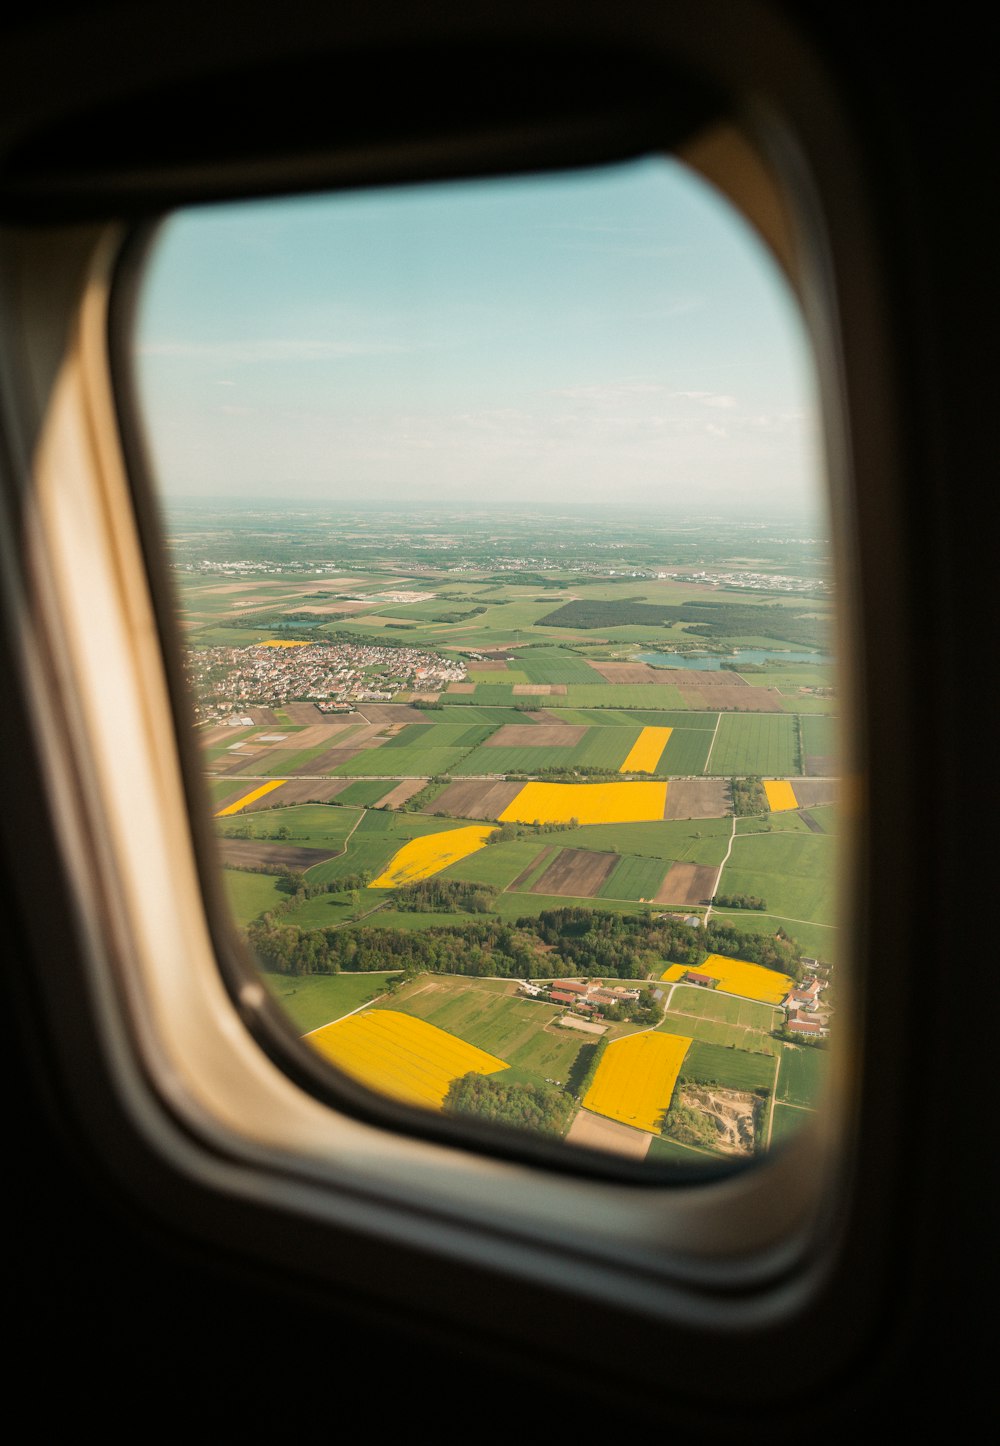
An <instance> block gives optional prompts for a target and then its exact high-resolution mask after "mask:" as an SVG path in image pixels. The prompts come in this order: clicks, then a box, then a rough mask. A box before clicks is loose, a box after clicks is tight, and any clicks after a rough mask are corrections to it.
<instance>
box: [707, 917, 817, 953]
mask: <svg viewBox="0 0 1000 1446" xmlns="http://www.w3.org/2000/svg"><path fill="white" fill-rule="evenodd" d="M712 919H713V921H717V922H719V923H725V924H731V925H732V926H733V928H735V929H744V930H746V932H747V933H749V934H773V933H775V932H776V930H778V929H784V930H785V932H786V934H788V935H790V937H791V938H793V939H794V940H795V942H796V943H797V944H798V946H799V949H800V950H801V951H802V953H803V954H808V955H810V956H811V957H812V958H814V959H826V960H829V961H830V963H833V964H835V963H836V962H837V958H838V946H837V930H836V929H835V928H833V927H832V926H831V925H828V924H808V923H802V922H801V920H800V919H798V918H794V919H793V918H783V917H779V916H778V915H776V914H758V913H756V912H755V911H754V910H752V909H713V910H712Z"/></svg>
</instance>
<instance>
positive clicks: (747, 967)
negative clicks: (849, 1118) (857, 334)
mask: <svg viewBox="0 0 1000 1446" xmlns="http://www.w3.org/2000/svg"><path fill="white" fill-rule="evenodd" d="M135 347H136V359H137V361H136V365H137V374H138V383H139V395H140V403H141V410H142V421H143V424H144V428H145V431H146V434H147V438H148V443H149V450H150V453H151V457H152V463H153V473H154V482H155V485H156V488H157V493H158V497H159V500H160V505H161V508H162V514H163V519H164V524H163V525H164V535H165V537H166V538H167V542H168V546H169V550H170V562H171V568H172V575H173V578H174V582H175V588H176V604H177V609H178V615H179V619H180V625H181V628H182V631H183V636H184V639H185V647H186V652H187V663H188V672H189V677H190V687H191V699H192V715H193V724H194V727H195V729H196V730H197V735H198V739H199V742H200V751H201V758H202V761H203V767H204V770H205V774H206V776H207V780H208V792H209V794H210V797H211V807H212V812H213V816H214V823H215V831H216V834H217V839H218V865H219V867H220V869H221V870H222V877H223V879H224V882H225V889H226V894H227V896H228V899H229V905H230V909H231V912H232V920H233V924H234V926H235V927H236V928H238V929H239V930H241V931H243V932H244V934H245V935H246V938H247V941H248V943H249V946H250V949H251V950H252V952H253V954H254V956H255V957H256V959H257V960H258V962H259V967H260V971H261V977H262V979H263V980H264V982H265V983H266V985H267V987H268V988H269V989H270V990H271V991H272V992H273V995H274V997H275V999H276V1000H277V1001H278V1002H279V1004H280V1005H281V1007H282V1008H283V1009H284V1010H285V1011H286V1012H287V1015H288V1016H289V1018H290V1019H291V1020H292V1021H293V1023H294V1025H295V1028H296V1029H297V1031H298V1032H300V1033H301V1035H302V1036H303V1037H304V1039H305V1040H306V1041H307V1044H308V1046H309V1047H310V1048H311V1049H312V1050H314V1051H316V1052H317V1053H318V1054H319V1055H321V1056H323V1057H325V1058H327V1059H329V1060H330V1061H332V1062H333V1063H334V1064H336V1065H337V1066H339V1067H340V1068H341V1069H342V1070H343V1071H345V1072H347V1073H348V1074H350V1075H352V1076H353V1077H354V1078H355V1079H357V1080H359V1081H361V1082H362V1083H364V1084H366V1085H368V1086H370V1087H371V1088H372V1089H373V1090H375V1091H376V1092H381V1093H383V1094H385V1095H388V1096H389V1097H391V1098H393V1099H397V1100H401V1101H404V1102H406V1103H408V1104H414V1105H417V1106H419V1107H421V1108H422V1109H426V1110H431V1111H435V1112H442V1111H443V1112H444V1113H446V1114H462V1113H466V1114H472V1115H474V1116H476V1117H477V1118H479V1119H485V1120H489V1121H493V1122H496V1123H499V1124H502V1125H507V1126H514V1127H516V1128H518V1129H519V1130H524V1131H529V1132H531V1133H532V1134H533V1135H538V1134H541V1135H543V1136H545V1137H546V1138H548V1139H551V1140H552V1141H554V1142H557V1141H565V1142H567V1143H568V1144H569V1145H570V1146H582V1147H589V1148H591V1149H597V1150H601V1151H607V1152H612V1153H613V1154H615V1155H618V1156H620V1157H621V1158H626V1159H629V1160H648V1161H649V1162H650V1163H651V1164H657V1165H662V1164H666V1165H687V1164H690V1165H694V1166H704V1165H705V1164H706V1163H707V1164H713V1163H718V1162H720V1161H722V1162H725V1161H747V1160H750V1159H751V1158H753V1157H754V1156H756V1155H759V1154H761V1153H762V1152H764V1151H766V1150H768V1149H769V1148H771V1147H773V1146H774V1145H775V1144H777V1143H778V1142H780V1141H781V1140H782V1139H784V1138H785V1137H787V1136H788V1135H789V1134H791V1133H793V1132H794V1131H795V1130H796V1129H797V1128H799V1127H800V1126H801V1125H802V1124H804V1123H805V1122H807V1121H808V1120H809V1119H810V1118H812V1117H813V1114H814V1112H815V1111H816V1110H817V1109H818V1108H819V1107H820V1105H821V1099H822V1092H823V1081H824V1074H825V1069H824V1066H825V1063H826V1057H827V1056H826V1046H827V1044H828V1041H829V1038H830V1034H831V1031H835V1030H836V1013H835V997H834V969H835V966H836V964H837V943H836V928H835V925H836V915H837V909H838V893H837V889H836V887H835V884H836V875H835V853H836V849H837V833H838V822H837V820H838V814H837V775H838V763H837V742H836V737H837V733H836V721H835V720H836V713H837V696H836V666H835V659H834V657H833V653H832V647H833V644H832V638H833V635H834V627H833V608H834V593H833V579H832V573H831V562H830V547H829V535H828V534H829V527H828V519H827V511H826V497H825V492H824V486H823V478H822V468H821V458H820V452H819V446H818V441H817V427H816V404H815V399H814V384H813V376H812V370H811V359H810V355H809V351H808V347H807V342H806V339H805V336H804V331H803V327H802V323H801V318H800V316H799V313H798V310H797V307H796V304H795V301H794V298H793V296H792V294H791V292H790V290H789V288H788V287H787V285H786V283H785V282H784V280H783V278H782V276H781V275H780V273H779V271H778V269H777V267H776V266H775V264H774V263H773V261H772V260H771V258H770V256H769V255H768V253H767V252H766V251H765V250H764V248H763V247H762V245H761V243H760V242H759V240H758V239H757V238H756V236H755V235H754V234H753V233H752V232H751V231H750V230H749V228H748V227H747V226H746V224H745V223H744V222H743V220H742V219H741V218H740V217H739V215H738V214H737V213H736V212H735V211H734V210H733V209H732V208H731V207H730V206H729V205H728V203H726V202H725V201H723V200H722V199H721V198H720V197H719V196H718V195H717V194H716V193H715V192H714V191H712V190H710V189H709V188H708V187H707V186H706V185H705V184H704V183H703V182H702V181H701V180H700V179H698V178H697V177H696V176H695V175H694V174H693V173H691V172H689V171H688V170H686V169H685V168H684V167H683V166H681V165H680V164H679V163H678V162H673V161H664V160H660V159H657V160H647V161H644V162H641V163H635V164H632V165H629V166H623V167H620V168H613V169H608V170H600V171H594V172H579V173H572V174H567V175H560V176H545V177H540V178H538V177H534V178H530V179H506V180H491V181H489V182H476V183H462V184H449V185H429V186H423V187H412V188H400V189H394V190H391V191H385V192H369V193H356V194H345V195H339V196H333V197H323V198H310V199H304V200H303V199H296V200H292V201H280V202H268V203H266V204H262V203H261V204H257V203H255V204H246V203H241V204H239V205H233V206H227V207H216V208H211V209H204V210H199V211H192V212H190V213H186V214H181V215H179V216H177V217H176V218H174V219H173V220H171V221H170V222H169V223H168V224H167V225H166V226H165V227H164V228H163V231H162V233H161V235H160V237H159V240H158V242H157V244H156V247H155V249H154V253H153V256H152V260H151V262H150V265H149V268H148V273H147V277H146V281H145V285H144V291H143V295H142V300H141V306H140V312H139V320H138V326H137V334H136V338H135Z"/></svg>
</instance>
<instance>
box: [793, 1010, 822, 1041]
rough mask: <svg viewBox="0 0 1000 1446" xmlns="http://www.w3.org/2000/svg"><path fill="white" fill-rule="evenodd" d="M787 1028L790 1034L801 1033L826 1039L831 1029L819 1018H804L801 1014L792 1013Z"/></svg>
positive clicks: (814, 1037)
mask: <svg viewBox="0 0 1000 1446" xmlns="http://www.w3.org/2000/svg"><path fill="white" fill-rule="evenodd" d="M786 1027H787V1029H788V1032H789V1034H800V1035H805V1036H809V1037H811V1038H813V1039H825V1037H826V1036H827V1035H828V1034H829V1032H830V1031H829V1030H828V1029H826V1028H825V1027H824V1026H823V1025H822V1024H820V1022H819V1020H818V1019H803V1018H802V1016H801V1015H800V1014H795V1013H793V1014H790V1015H789V1018H788V1024H787V1026H786Z"/></svg>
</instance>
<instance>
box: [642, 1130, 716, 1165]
mask: <svg viewBox="0 0 1000 1446" xmlns="http://www.w3.org/2000/svg"><path fill="white" fill-rule="evenodd" d="M646 1159H647V1160H648V1161H649V1163H650V1164H651V1165H687V1166H691V1165H699V1164H706V1165H707V1164H709V1163H711V1162H713V1161H718V1159H719V1156H718V1155H717V1154H715V1152H714V1151H711V1150H699V1149H698V1147H697V1146H696V1145H681V1144H679V1143H678V1142H677V1141H676V1140H668V1139H667V1138H666V1137H665V1136H664V1135H654V1137H653V1139H652V1140H651V1141H650V1146H649V1149H648V1151H647V1152H646Z"/></svg>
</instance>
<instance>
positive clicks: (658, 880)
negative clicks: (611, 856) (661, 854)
mask: <svg viewBox="0 0 1000 1446" xmlns="http://www.w3.org/2000/svg"><path fill="white" fill-rule="evenodd" d="M666 872H667V864H666V860H664V859H651V858H636V857H633V856H630V857H627V858H623V859H622V860H621V862H620V863H618V864H616V865H615V868H614V871H613V873H612V874H611V875H610V876H609V877H608V878H607V879H606V880H605V882H604V885H603V887H602V888H601V890H600V897H601V898H605V897H607V898H612V899H638V900H640V901H641V900H645V899H651V898H653V896H654V895H655V893H656V891H657V889H658V888H659V887H660V885H661V884H662V883H663V876H664V874H665V873H666Z"/></svg>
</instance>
